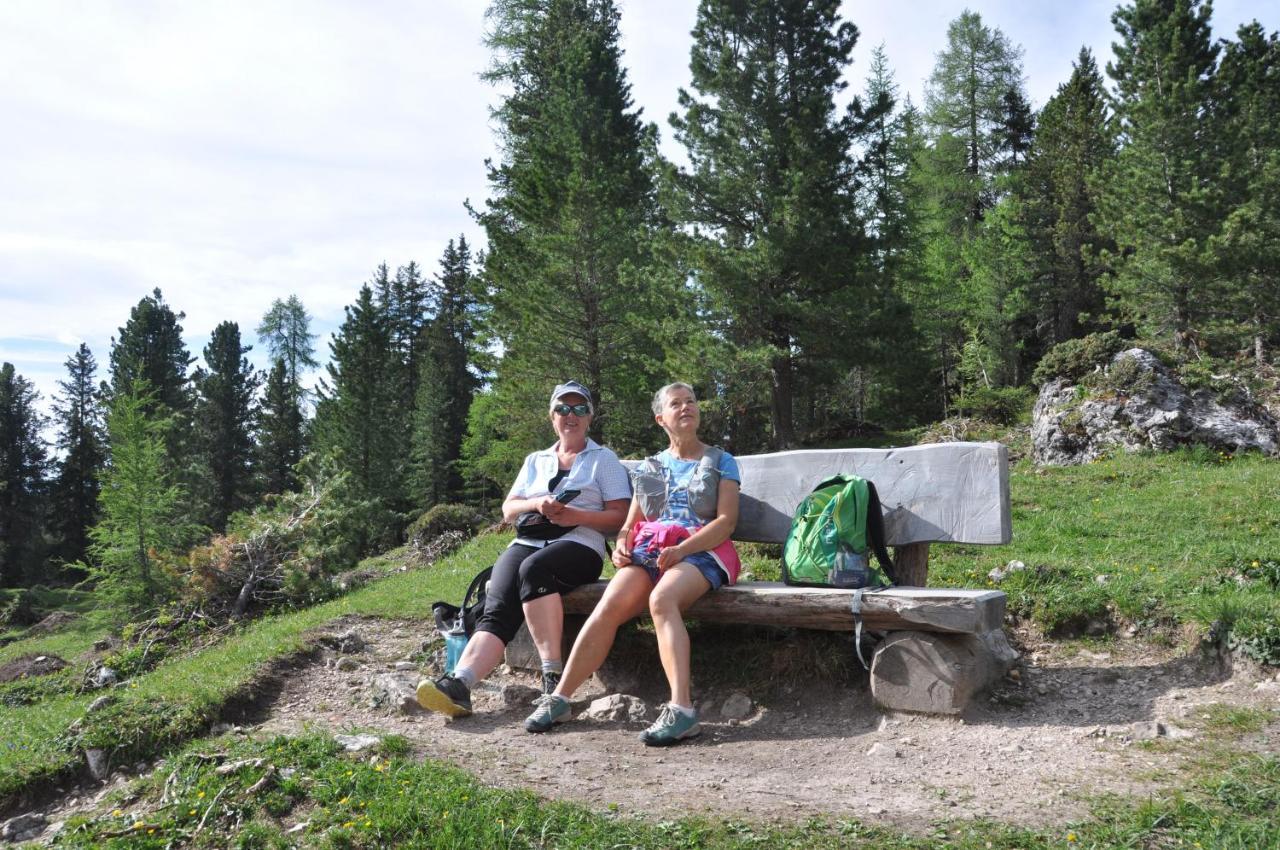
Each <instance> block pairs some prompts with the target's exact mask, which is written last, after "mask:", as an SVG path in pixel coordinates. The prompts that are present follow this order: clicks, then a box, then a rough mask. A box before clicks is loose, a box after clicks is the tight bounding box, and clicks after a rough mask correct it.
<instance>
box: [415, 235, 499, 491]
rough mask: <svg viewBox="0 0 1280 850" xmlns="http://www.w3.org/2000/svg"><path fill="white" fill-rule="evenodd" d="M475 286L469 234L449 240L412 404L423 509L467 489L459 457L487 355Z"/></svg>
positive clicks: (417, 479) (425, 331)
mask: <svg viewBox="0 0 1280 850" xmlns="http://www.w3.org/2000/svg"><path fill="white" fill-rule="evenodd" d="M475 288H476V281H475V279H474V277H473V275H472V272H471V248H470V247H469V246H468V245H467V240H466V238H465V237H463V236H459V237H458V241H457V242H456V243H455V242H454V241H453V240H452V239H451V240H449V244H448V245H447V246H446V247H445V250H444V255H443V256H442V257H441V258H440V272H439V273H438V274H437V276H436V280H435V286H434V288H433V297H432V301H433V302H434V314H435V315H434V317H433V318H432V320H431V321H430V323H428V324H427V325H426V326H425V327H424V328H423V330H422V340H421V342H420V346H421V349H422V352H423V355H422V357H421V358H420V359H421V363H420V368H419V379H418V385H417V390H416V400H415V403H414V406H413V427H412V450H411V464H410V473H409V474H410V483H409V492H410V494H411V497H412V499H413V501H414V502H415V503H417V504H418V505H419V506H420V507H423V508H426V507H429V506H431V505H433V504H436V503H438V502H442V501H445V500H447V499H457V498H459V497H460V496H461V493H462V485H463V479H462V474H461V470H460V468H459V464H458V461H459V459H460V458H461V455H462V441H463V437H464V436H465V434H466V429H465V424H464V423H466V422H467V420H468V416H469V414H470V410H471V400H472V398H473V397H474V396H475V393H476V391H477V390H478V389H479V386H480V381H479V377H478V374H477V368H476V367H477V366H478V361H480V360H481V359H482V358H481V356H480V352H479V351H478V350H477V346H476V321H477V318H478V306H477V303H476V291H475ZM473 364H475V365H473Z"/></svg>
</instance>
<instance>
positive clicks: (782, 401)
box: [769, 348, 795, 451]
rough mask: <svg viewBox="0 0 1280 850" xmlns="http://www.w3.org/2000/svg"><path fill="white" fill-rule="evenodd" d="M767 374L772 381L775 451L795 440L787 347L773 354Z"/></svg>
mask: <svg viewBox="0 0 1280 850" xmlns="http://www.w3.org/2000/svg"><path fill="white" fill-rule="evenodd" d="M769 376H770V379H771V380H772V383H773V405H772V410H771V418H772V420H773V447H774V449H775V450H777V451H781V450H783V449H787V448H790V447H791V444H792V443H793V442H794V440H795V435H794V433H793V414H794V410H793V399H792V374H791V353H790V351H789V350H788V349H787V348H783V349H782V354H780V355H778V356H775V357H774V358H773V362H772V363H771V364H770V366H769Z"/></svg>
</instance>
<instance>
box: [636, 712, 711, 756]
mask: <svg viewBox="0 0 1280 850" xmlns="http://www.w3.org/2000/svg"><path fill="white" fill-rule="evenodd" d="M700 734H702V727H701V726H699V725H698V712H696V711H692V712H689V713H687V714H686V713H685V712H684V711H682V710H681V709H679V708H676V707H675V706H674V705H672V704H671V703H667V704H666V705H664V706H662V711H661V712H659V714H658V719H657V720H655V721H654V722H653V725H652V726H650V727H649V728H648V729H646V730H644V731H643V732H641V733H640V740H641V741H643V742H644V744H645V746H647V747H670V746H671V745H672V744H678V743H680V742H681V741H683V740H685V739H686V738H693V737H696V736H697V735H700Z"/></svg>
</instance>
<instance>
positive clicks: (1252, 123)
mask: <svg viewBox="0 0 1280 850" xmlns="http://www.w3.org/2000/svg"><path fill="white" fill-rule="evenodd" d="M1215 107H1216V115H1215V124H1216V125H1217V127H1218V135H1219V138H1220V139H1221V144H1222V149H1223V152H1224V159H1225V162H1224V167H1223V173H1222V178H1221V184H1222V186H1223V187H1224V194H1225V199H1224V207H1225V215H1224V216H1223V220H1222V223H1221V226H1220V229H1219V231H1218V233H1217V234H1215V236H1213V237H1212V238H1211V239H1210V251H1211V254H1210V256H1211V262H1212V264H1213V266H1214V268H1215V269H1217V270H1218V272H1219V274H1221V275H1222V276H1223V277H1224V279H1225V282H1226V283H1227V284H1228V299H1229V300H1228V304H1229V305H1230V307H1231V314H1230V316H1229V318H1230V320H1231V321H1232V323H1233V325H1234V326H1235V327H1236V328H1239V331H1237V338H1239V339H1240V340H1241V342H1243V341H1244V340H1246V339H1247V340H1249V345H1248V347H1249V348H1250V349H1252V354H1253V359H1254V362H1255V363H1257V364H1258V365H1259V366H1261V365H1262V364H1264V363H1266V362H1267V352H1268V349H1274V347H1275V346H1276V345H1277V344H1280V36H1277V34H1276V33H1272V34H1271V35H1269V36H1268V35H1266V34H1265V33H1264V32H1263V30H1262V27H1261V26H1260V25H1259V24H1258V23H1257V22H1256V21H1254V22H1253V23H1250V24H1247V25H1245V26H1242V27H1240V29H1239V30H1238V31H1237V33H1236V41H1228V42H1226V43H1225V45H1224V50H1223V55H1222V64H1221V66H1220V68H1219V74H1218V81H1217V94H1216V97H1215Z"/></svg>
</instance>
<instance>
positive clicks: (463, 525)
mask: <svg viewBox="0 0 1280 850" xmlns="http://www.w3.org/2000/svg"><path fill="white" fill-rule="evenodd" d="M480 521H481V518H480V517H478V516H476V512H475V510H473V509H472V508H469V507H467V506H466V505H456V504H441V505H435V506H433V507H432V508H431V509H430V510H428V511H427V512H426V513H424V514H423V515H422V516H420V517H418V518H417V519H416V520H414V521H413V522H412V523H410V524H409V528H408V529H406V531H405V534H406V537H407V538H408V541H409V545H411V546H414V547H416V548H419V549H421V548H422V547H424V546H427V545H429V544H430V543H431V542H432V541H434V540H435V539H436V538H437V537H440V536H441V535H443V534H445V533H447V532H450V531H452V532H459V533H461V534H463V535H465V536H466V537H471V536H472V535H473V534H475V531H476V527H477V526H478V525H479V523H480Z"/></svg>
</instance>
